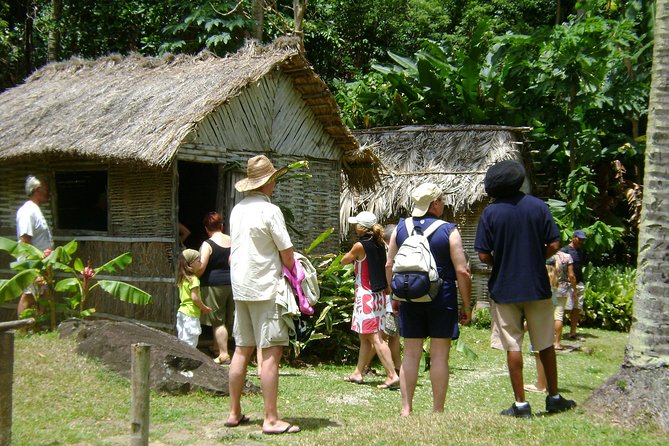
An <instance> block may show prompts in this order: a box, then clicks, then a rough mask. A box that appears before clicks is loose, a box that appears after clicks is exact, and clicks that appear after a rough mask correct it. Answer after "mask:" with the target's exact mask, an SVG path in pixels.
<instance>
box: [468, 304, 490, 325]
mask: <svg viewBox="0 0 669 446" xmlns="http://www.w3.org/2000/svg"><path fill="white" fill-rule="evenodd" d="M491 323H492V319H491V317H490V308H479V309H478V310H476V311H475V312H474V314H473V315H472V327H474V328H478V329H489V328H490V325H491Z"/></svg>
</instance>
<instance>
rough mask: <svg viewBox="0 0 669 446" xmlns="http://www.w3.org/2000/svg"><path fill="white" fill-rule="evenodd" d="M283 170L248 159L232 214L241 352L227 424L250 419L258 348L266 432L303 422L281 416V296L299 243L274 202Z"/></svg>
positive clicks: (284, 334) (285, 337) (233, 368)
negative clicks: (245, 400)
mask: <svg viewBox="0 0 669 446" xmlns="http://www.w3.org/2000/svg"><path fill="white" fill-rule="evenodd" d="M285 172H286V169H282V170H279V171H277V170H276V169H275V168H274V166H273V165H272V162H271V161H270V160H269V159H268V158H267V157H265V156H264V155H259V156H255V157H253V158H251V159H249V161H248V166H247V178H244V179H243V180H241V181H238V182H237V183H236V184H235V188H236V189H237V190H238V191H239V192H246V197H245V198H244V199H243V200H242V201H240V202H239V203H238V204H237V205H236V206H235V207H234V208H233V209H232V212H231V214H230V238H231V248H230V281H231V283H232V294H233V297H234V300H235V322H234V328H233V334H234V337H235V344H236V347H235V353H234V355H233V356H232V362H231V364H230V371H229V390H230V414H229V415H228V420H227V421H226V423H225V425H226V426H228V427H235V426H238V425H239V424H241V423H246V422H248V421H249V419H248V417H246V416H245V415H244V414H243V413H242V409H241V394H242V391H243V388H244V382H245V380H246V370H247V367H248V364H249V361H250V360H251V358H252V357H253V351H254V350H255V349H256V348H258V349H260V350H261V353H262V354H261V355H260V356H261V357H262V366H261V365H260V364H258V366H259V367H260V366H261V369H262V373H261V374H260V382H261V385H262V395H263V401H264V406H265V411H264V412H265V416H264V420H263V425H262V431H263V433H265V434H284V433H296V432H299V431H300V428H299V426H296V425H293V424H290V423H288V422H287V421H284V420H282V419H280V418H279V415H278V410H277V399H278V389H279V362H280V361H281V356H282V354H283V348H284V347H285V346H287V345H288V341H289V327H288V325H287V323H286V321H285V320H284V319H283V318H282V317H281V310H280V308H279V305H277V295H278V294H279V293H281V292H282V289H281V287H286V284H285V281H284V279H283V266H286V268H288V269H289V270H293V266H294V259H293V244H292V242H291V240H290V236H289V235H288V230H287V228H286V223H285V221H284V218H283V214H282V212H281V210H280V209H279V208H278V207H277V206H276V205H274V204H272V202H271V201H270V197H271V195H272V192H273V191H274V186H275V185H276V178H278V177H279V176H281V175H283V174H284V173H285Z"/></svg>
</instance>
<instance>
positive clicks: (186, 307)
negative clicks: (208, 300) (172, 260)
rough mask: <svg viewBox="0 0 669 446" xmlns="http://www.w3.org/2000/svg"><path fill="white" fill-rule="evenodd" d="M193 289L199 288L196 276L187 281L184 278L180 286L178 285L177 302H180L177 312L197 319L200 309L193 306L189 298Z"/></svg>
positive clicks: (193, 303)
mask: <svg viewBox="0 0 669 446" xmlns="http://www.w3.org/2000/svg"><path fill="white" fill-rule="evenodd" d="M193 288H198V289H199V288H200V279H198V277H197V276H192V277H191V278H190V280H188V278H187V277H184V279H183V281H182V282H181V285H179V300H181V305H179V311H180V312H182V313H183V314H185V315H186V316H190V317H195V318H199V317H200V308H199V307H198V306H197V305H195V302H193V298H192V297H191V291H192V290H193ZM198 294H199V290H198Z"/></svg>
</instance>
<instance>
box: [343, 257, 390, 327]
mask: <svg viewBox="0 0 669 446" xmlns="http://www.w3.org/2000/svg"><path fill="white" fill-rule="evenodd" d="M367 265H368V264H367V258H366V257H365V258H364V259H362V260H355V261H354V262H353V272H354V273H355V302H354V303H353V315H352V316H351V330H353V331H354V332H356V333H362V334H370V333H376V332H377V331H382V330H383V329H384V328H385V325H386V294H385V293H384V292H383V291H379V292H376V293H373V292H372V291H371V290H370V284H369V271H368V269H367Z"/></svg>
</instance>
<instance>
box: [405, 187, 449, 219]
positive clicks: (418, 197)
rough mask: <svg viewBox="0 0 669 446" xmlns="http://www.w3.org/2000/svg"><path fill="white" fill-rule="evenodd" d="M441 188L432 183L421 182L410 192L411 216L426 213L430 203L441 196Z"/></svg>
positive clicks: (419, 215)
mask: <svg viewBox="0 0 669 446" xmlns="http://www.w3.org/2000/svg"><path fill="white" fill-rule="evenodd" d="M441 195H442V190H441V189H440V188H439V186H437V185H436V184H434V183H423V184H421V185H420V186H418V187H417V188H415V189H414V190H413V191H412V192H411V199H412V200H413V203H414V206H413V210H412V211H411V216H412V217H422V216H423V215H425V214H427V211H428V209H430V204H432V202H433V201H434V200H436V199H437V198H439V197H441Z"/></svg>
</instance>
